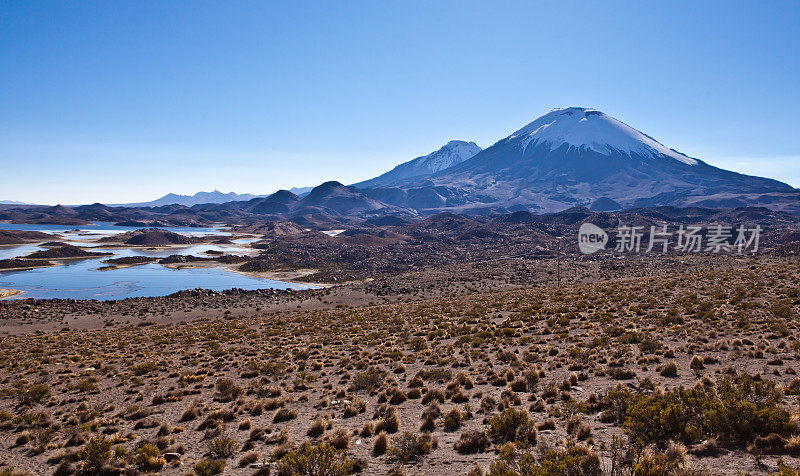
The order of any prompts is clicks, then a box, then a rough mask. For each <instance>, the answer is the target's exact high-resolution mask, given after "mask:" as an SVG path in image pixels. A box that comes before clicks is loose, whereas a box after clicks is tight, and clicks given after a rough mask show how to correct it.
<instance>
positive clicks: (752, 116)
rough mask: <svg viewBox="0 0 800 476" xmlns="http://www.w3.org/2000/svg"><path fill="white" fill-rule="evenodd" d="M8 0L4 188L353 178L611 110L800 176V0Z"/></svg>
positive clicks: (265, 187) (107, 190)
mask: <svg viewBox="0 0 800 476" xmlns="http://www.w3.org/2000/svg"><path fill="white" fill-rule="evenodd" d="M652 3H655V2H633V1H631V2H596V1H587V2H571V1H558V2H556V1H552V2H530V1H525V2H502V1H501V2H472V1H464V0H461V1H452V2H450V1H430V0H429V1H425V2H415V1H397V2H394V1H377V2H376V1H367V2H357V1H347V2H339V1H320V2H264V1H261V2H236V1H226V2H199V1H192V2H178V1H170V2H160V1H159V2H156V1H153V2H147V1H140V0H137V1H123V2H119V1H99V2H91V1H84V2H47V1H38V2H18V1H10V0H0V200H22V201H27V202H36V203H68V204H69V203H72V204H74V203H89V202H95V201H101V202H106V203H114V202H127V201H142V200H149V199H153V198H156V197H158V196H161V195H163V194H165V193H167V192H176V193H194V192H197V191H200V190H211V189H220V190H223V191H236V192H239V193H270V192H273V191H275V190H277V189H279V188H289V187H292V186H305V185H316V184H319V183H321V182H322V181H325V180H331V179H334V180H340V181H342V182H345V183H352V182H355V181H358V180H361V179H366V178H369V177H372V176H375V175H377V174H379V173H381V172H384V171H385V170H387V169H390V168H391V167H393V166H394V165H396V164H398V163H400V162H403V161H406V160H409V159H411V158H413V157H416V156H419V155H424V154H427V153H429V152H430V151H432V150H435V149H437V148H439V147H441V145H443V144H445V143H446V142H447V141H448V140H451V139H464V140H474V141H475V142H477V143H478V144H479V145H480V146H482V147H486V146H489V145H491V144H492V143H494V142H495V141H497V140H499V139H501V138H502V137H505V136H506V135H508V134H509V133H511V132H513V131H514V130H516V129H518V128H519V127H521V126H523V125H524V124H526V123H528V122H530V121H532V120H533V119H535V118H536V117H538V116H540V115H542V114H544V113H546V112H547V111H549V110H550V109H552V108H554V107H563V106H587V107H595V108H598V109H601V110H603V111H604V112H606V113H608V114H611V115H612V116H614V117H616V118H618V119H620V120H622V121H624V122H626V123H628V124H630V125H632V126H633V127H636V128H637V129H639V130H641V131H643V132H645V133H647V134H649V135H651V136H653V137H654V138H656V139H657V140H659V141H660V142H662V143H664V144H665V145H667V146H669V147H673V148H676V149H678V150H680V151H682V152H684V153H686V154H688V155H690V156H694V157H698V158H701V159H703V160H705V161H707V162H709V163H711V164H713V165H717V166H720V167H725V168H730V169H733V170H737V171H740V172H746V173H752V174H758V175H763V176H769V177H773V178H777V179H780V180H783V181H786V182H788V183H791V184H792V185H794V186H800V151H798V149H797V136H798V131H800V113H799V112H800V88H798V73H800V71H799V70H800V68H799V67H798V64H800V29H798V28H797V25H798V24H800V3H798V2H789V1H786V2H777V1H774V2H773V1H767V2H736V1H725V2H714V1H704V2H682V1H673V2H660V3H661V4H660V5H653V4H652Z"/></svg>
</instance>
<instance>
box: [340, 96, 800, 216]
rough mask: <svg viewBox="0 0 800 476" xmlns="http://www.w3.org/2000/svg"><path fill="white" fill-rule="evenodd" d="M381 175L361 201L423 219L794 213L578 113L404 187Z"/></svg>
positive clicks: (556, 113)
mask: <svg viewBox="0 0 800 476" xmlns="http://www.w3.org/2000/svg"><path fill="white" fill-rule="evenodd" d="M415 160H419V159H415ZM412 162H414V161H412ZM410 163H411V162H409V164H410ZM403 165H406V164H403ZM403 165H401V166H398V168H396V169H395V170H397V169H400V168H401V167H403ZM390 173H391V172H390ZM385 175H387V174H384V175H382V176H380V177H376V178H375V179H372V180H367V181H365V182H361V183H359V184H356V185H357V186H359V187H362V188H363V189H364V193H365V194H366V195H367V196H369V197H372V198H375V199H378V200H380V201H383V202H385V203H387V204H390V205H395V206H399V207H408V208H413V209H415V210H418V211H420V212H423V213H430V212H435V211H445V210H449V211H458V212H461V211H467V210H473V211H475V210H485V211H492V210H494V211H498V212H502V211H504V210H509V211H514V210H530V211H534V212H553V211H558V210H563V209H566V208H569V207H573V206H587V207H593V208H594V209H601V210H602V209H619V208H629V207H644V206H660V205H675V206H691V205H701V206H707V207H712V208H727V207H737V206H751V205H765V206H773V207H777V208H786V209H793V210H795V211H800V209H799V208H798V205H800V204H798V194H797V190H795V189H794V188H793V187H791V186H790V185H787V184H785V183H782V182H779V181H777V180H772V179H766V178H761V177H754V176H749V175H743V174H739V173H736V172H731V171H727V170H724V169H720V168H717V167H714V166H712V165H709V164H707V163H705V162H703V161H702V160H699V159H696V158H692V157H689V156H687V155H685V154H682V153H680V152H678V151H675V150H673V149H670V148H668V147H666V146H664V145H662V144H661V143H660V142H658V141H656V140H655V139H653V138H652V137H650V136H648V135H646V134H644V133H642V132H639V131H638V130H636V129H634V128H632V127H630V126H628V125H627V124H625V123H623V122H621V121H618V120H616V119H614V118H613V117H611V116H608V115H606V114H604V113H603V112H601V111H598V110H594V109H587V108H582V107H569V108H563V109H554V110H552V111H550V112H549V113H547V114H545V115H544V116H541V117H539V118H538V119H536V120H534V121H533V122H531V123H529V124H527V125H526V126H524V127H522V128H521V129H519V130H517V131H515V132H513V133H512V134H510V135H509V136H507V137H505V138H503V139H501V140H500V141H498V142H496V143H495V144H493V145H492V146H490V147H488V148H486V149H484V150H480V151H478V152H476V153H475V155H473V156H472V157H470V158H468V159H466V160H462V161H458V162H455V163H454V164H453V165H452V166H450V167H447V168H444V169H442V170H438V171H433V172H431V173H429V174H425V175H418V176H416V177H414V178H413V179H411V180H408V179H405V180H402V181H399V180H395V181H385V180H382V179H381V178H382V177H384V176H385Z"/></svg>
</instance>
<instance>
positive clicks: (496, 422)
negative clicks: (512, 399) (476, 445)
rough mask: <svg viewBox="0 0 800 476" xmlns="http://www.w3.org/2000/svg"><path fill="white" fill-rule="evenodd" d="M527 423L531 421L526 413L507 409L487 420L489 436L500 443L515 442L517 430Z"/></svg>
mask: <svg viewBox="0 0 800 476" xmlns="http://www.w3.org/2000/svg"><path fill="white" fill-rule="evenodd" d="M529 423H531V420H530V418H528V413H527V412H526V411H524V410H515V409H513V408H508V409H506V410H503V412H502V413H498V414H497V415H495V416H493V417H492V418H491V419H490V420H489V436H490V437H492V438H493V439H495V440H499V441H501V442H511V441H515V440H516V439H517V430H518V429H519V428H520V427H522V426H523V425H526V424H529Z"/></svg>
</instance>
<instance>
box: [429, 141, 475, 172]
mask: <svg viewBox="0 0 800 476" xmlns="http://www.w3.org/2000/svg"><path fill="white" fill-rule="evenodd" d="M480 151H481V148H480V147H479V146H478V144H476V143H474V142H466V141H463V140H451V141H450V142H448V143H447V144H445V145H444V146H443V147H442V148H441V149H439V150H437V151H436V152H432V153H430V154H428V155H426V156H423V157H418V158H417V159H415V160H419V165H420V166H421V167H424V168H425V169H426V170H427V171H428V172H429V173H435V172H439V171H441V170H444V169H446V168H448V167H452V166H453V165H455V164H459V163H461V162H463V161H465V160H467V159H469V158H471V157H472V156H474V155H475V154H477V153H478V152H480Z"/></svg>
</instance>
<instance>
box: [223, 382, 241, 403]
mask: <svg viewBox="0 0 800 476" xmlns="http://www.w3.org/2000/svg"><path fill="white" fill-rule="evenodd" d="M217 391H218V392H219V394H220V395H221V396H222V398H224V399H226V400H233V399H234V398H236V397H238V396H239V395H241V394H242V392H243V391H244V390H242V387H240V386H238V385H236V384H235V383H233V380H231V379H227V378H221V379H219V380H217Z"/></svg>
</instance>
